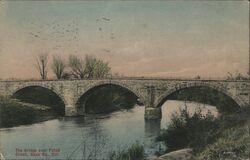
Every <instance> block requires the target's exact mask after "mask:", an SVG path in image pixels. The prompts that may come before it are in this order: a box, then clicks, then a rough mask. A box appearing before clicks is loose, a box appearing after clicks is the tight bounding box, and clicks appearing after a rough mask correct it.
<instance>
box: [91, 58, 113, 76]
mask: <svg viewBox="0 0 250 160" xmlns="http://www.w3.org/2000/svg"><path fill="white" fill-rule="evenodd" d="M109 72H110V67H109V64H108V62H103V61H102V60H98V61H97V62H96V64H95V70H94V77H95V78H103V77H106V76H107V75H108V74H109Z"/></svg>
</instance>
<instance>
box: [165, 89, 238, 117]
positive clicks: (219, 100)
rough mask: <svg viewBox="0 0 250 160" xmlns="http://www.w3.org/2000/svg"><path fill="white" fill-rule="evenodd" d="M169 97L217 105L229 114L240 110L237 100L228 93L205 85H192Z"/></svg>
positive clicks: (224, 112) (220, 109)
mask: <svg viewBox="0 0 250 160" xmlns="http://www.w3.org/2000/svg"><path fill="white" fill-rule="evenodd" d="M169 99H174V100H187V101H195V102H200V103H206V104H209V105H213V106H216V107H217V109H218V111H219V112H220V113H223V114H229V113H233V112H237V111H239V106H238V105H237V104H236V102H235V101H234V100H233V99H231V98H230V97H228V96H227V95H225V94H223V93H221V92H219V91H217V90H215V89H212V88H209V87H205V86H199V87H191V88H188V89H183V90H180V91H178V92H176V93H173V94H172V95H171V96H170V97H169Z"/></svg>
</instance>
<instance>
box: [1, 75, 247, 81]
mask: <svg viewBox="0 0 250 160" xmlns="http://www.w3.org/2000/svg"><path fill="white" fill-rule="evenodd" d="M81 80H176V81H229V82H230V81H248V80H249V79H246V80H235V79H227V78H223V77H202V78H193V77H144V76H141V77H105V78H83V79H74V78H70V79H54V78H50V79H46V80H41V79H14V78H12V79H4V80H2V79H0V81H2V82H19V81H81Z"/></svg>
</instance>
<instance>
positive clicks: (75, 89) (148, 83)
mask: <svg viewBox="0 0 250 160" xmlns="http://www.w3.org/2000/svg"><path fill="white" fill-rule="evenodd" d="M104 85H116V86H120V87H122V88H125V89H127V90H129V91H131V92H132V93H134V95H136V96H137V97H138V100H139V101H140V102H141V103H143V104H144V105H145V118H146V119H157V118H161V105H162V104H163V103H164V102H165V101H166V100H167V99H168V97H169V96H170V95H171V94H173V93H175V92H177V91H179V90H182V89H186V88H190V87H199V86H206V87H209V88H212V89H215V90H217V91H219V92H221V93H224V94H225V95H226V96H229V97H230V98H231V99H233V100H234V101H235V102H236V103H237V104H238V105H239V106H240V107H247V106H248V107H249V99H250V93H249V92H250V82H249V80H245V81H227V80H178V79H149V78H148V79H147V78H120V79H96V80H46V81H0V95H2V96H9V97H11V96H12V95H13V94H14V93H16V92H17V91H19V90H21V89H24V88H26V87H32V86H40V87H43V88H46V89H49V90H51V91H53V92H54V93H55V94H57V95H58V97H60V98H61V100H62V101H63V102H64V104H65V115H66V116H77V115H83V114H84V104H82V106H81V107H78V106H79V105H78V102H79V99H80V98H81V97H83V96H86V95H87V93H90V92H91V91H93V90H95V89H98V87H100V86H104Z"/></svg>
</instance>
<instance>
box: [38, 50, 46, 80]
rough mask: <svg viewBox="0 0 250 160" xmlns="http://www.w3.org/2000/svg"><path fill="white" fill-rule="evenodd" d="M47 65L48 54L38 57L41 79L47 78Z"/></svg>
mask: <svg viewBox="0 0 250 160" xmlns="http://www.w3.org/2000/svg"><path fill="white" fill-rule="evenodd" d="M47 64H48V54H47V53H41V54H39V55H38V56H37V57H36V67H37V70H38V71H39V74H40V76H41V79H43V80H44V79H46V78H47Z"/></svg>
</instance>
